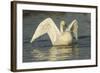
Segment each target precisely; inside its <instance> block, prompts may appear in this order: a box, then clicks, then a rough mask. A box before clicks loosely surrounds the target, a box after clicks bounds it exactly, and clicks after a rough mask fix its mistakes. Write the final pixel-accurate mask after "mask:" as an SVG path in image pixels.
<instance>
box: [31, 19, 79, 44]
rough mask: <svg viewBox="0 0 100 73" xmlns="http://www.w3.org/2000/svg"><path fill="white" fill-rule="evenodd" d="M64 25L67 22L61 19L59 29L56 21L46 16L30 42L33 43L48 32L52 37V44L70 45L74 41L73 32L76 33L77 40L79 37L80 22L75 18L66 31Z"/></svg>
mask: <svg viewBox="0 0 100 73" xmlns="http://www.w3.org/2000/svg"><path fill="white" fill-rule="evenodd" d="M64 26H65V22H64V21H61V23H60V31H59V29H58V28H57V26H56V24H55V23H54V21H53V20H52V19H51V18H46V19H45V20H43V21H42V22H41V23H40V24H39V26H38V27H37V29H36V31H35V33H34V34H33V36H32V39H31V41H30V42H31V43H32V42H33V41H34V40H35V39H37V38H39V37H40V36H42V35H43V34H46V33H47V34H48V35H49V37H50V40H51V42H52V45H69V44H70V43H72V38H73V36H72V33H73V34H74V37H75V38H76V40H77V39H78V36H77V31H78V22H77V20H76V19H75V20H73V21H72V22H71V23H70V25H69V26H68V28H66V29H65V31H64Z"/></svg>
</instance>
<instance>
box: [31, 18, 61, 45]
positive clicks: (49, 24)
mask: <svg viewBox="0 0 100 73" xmlns="http://www.w3.org/2000/svg"><path fill="white" fill-rule="evenodd" d="M45 33H47V34H48V35H49V37H50V40H51V42H52V44H53V43H54V41H55V40H56V37H57V35H59V34H60V32H59V30H58V28H57V26H56V24H55V23H54V22H53V20H52V19H51V18H47V19H45V20H44V21H42V22H41V23H40V24H39V26H38V27H37V29H36V31H35V33H34V34H33V36H32V39H31V41H30V42H31V43H32V42H33V41H34V40H35V39H37V38H38V37H40V36H42V35H43V34H45Z"/></svg>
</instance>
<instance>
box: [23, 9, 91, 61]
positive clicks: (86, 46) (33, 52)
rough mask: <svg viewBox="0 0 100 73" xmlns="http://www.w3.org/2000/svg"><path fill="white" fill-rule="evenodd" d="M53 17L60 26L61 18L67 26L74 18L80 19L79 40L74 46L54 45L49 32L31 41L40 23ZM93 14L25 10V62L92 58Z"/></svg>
mask: <svg viewBox="0 0 100 73" xmlns="http://www.w3.org/2000/svg"><path fill="white" fill-rule="evenodd" d="M48 17H50V18H52V19H53V20H54V22H55V23H56V25H57V27H58V28H59V27H60V26H59V24H60V21H61V20H65V21H66V26H67V25H69V24H70V23H71V22H72V20H74V19H77V21H78V26H79V29H78V38H79V40H78V41H75V42H74V41H73V42H74V44H73V46H56V47H53V46H52V44H51V42H50V39H49V36H48V35H47V34H45V35H43V36H41V37H40V38H38V39H36V40H35V41H34V42H33V43H30V40H31V38H32V35H33V33H34V32H35V30H36V28H37V27H38V25H39V23H40V22H42V21H43V20H44V19H46V18H48ZM90 30H91V14H90V13H75V12H53V11H30V10H23V62H38V61H62V60H65V61H67V60H82V59H90V58H91V55H90V53H91V52H90V51H91V47H90V44H91V31H90Z"/></svg>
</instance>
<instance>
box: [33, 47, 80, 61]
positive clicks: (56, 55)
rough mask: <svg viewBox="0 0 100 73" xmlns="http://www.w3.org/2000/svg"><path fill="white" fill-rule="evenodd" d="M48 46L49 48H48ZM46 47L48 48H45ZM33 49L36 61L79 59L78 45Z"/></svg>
mask: <svg viewBox="0 0 100 73" xmlns="http://www.w3.org/2000/svg"><path fill="white" fill-rule="evenodd" d="M46 48H48V49H46ZM45 49H46V50H45ZM45 49H44V48H36V49H33V51H32V55H33V60H34V61H63V60H72V59H75V58H76V59H77V58H78V56H79V48H77V47H76V46H74V47H73V46H53V47H45Z"/></svg>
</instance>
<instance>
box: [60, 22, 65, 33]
mask: <svg viewBox="0 0 100 73" xmlns="http://www.w3.org/2000/svg"><path fill="white" fill-rule="evenodd" d="M64 25H65V22H64V21H61V22H60V31H61V32H64Z"/></svg>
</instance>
